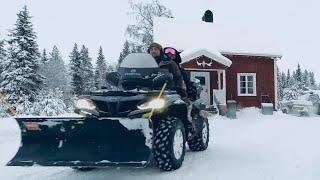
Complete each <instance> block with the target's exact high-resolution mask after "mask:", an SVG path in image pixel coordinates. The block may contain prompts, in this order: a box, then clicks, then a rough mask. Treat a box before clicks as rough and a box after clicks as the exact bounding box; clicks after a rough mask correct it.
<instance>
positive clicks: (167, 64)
mask: <svg viewBox="0 0 320 180" xmlns="http://www.w3.org/2000/svg"><path fill="white" fill-rule="evenodd" d="M148 53H149V54H150V55H151V56H152V57H153V58H154V59H155V60H156V61H157V63H158V65H159V67H160V68H163V69H168V70H169V72H170V73H172V75H173V82H174V87H175V90H176V91H177V93H178V94H179V95H180V96H181V97H182V98H183V99H184V98H187V92H186V85H185V83H184V81H183V77H182V74H181V71H180V68H179V66H178V65H177V64H176V63H175V62H174V61H172V60H171V59H170V58H168V57H167V56H166V55H165V54H164V53H163V50H162V46H161V45H160V44H158V43H152V44H151V45H150V46H149V48H148Z"/></svg>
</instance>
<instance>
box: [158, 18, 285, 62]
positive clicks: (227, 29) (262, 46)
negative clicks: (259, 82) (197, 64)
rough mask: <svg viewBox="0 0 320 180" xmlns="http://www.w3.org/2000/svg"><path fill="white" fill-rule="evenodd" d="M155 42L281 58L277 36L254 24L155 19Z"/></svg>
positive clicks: (179, 47) (164, 44) (184, 48)
mask: <svg viewBox="0 0 320 180" xmlns="http://www.w3.org/2000/svg"><path fill="white" fill-rule="evenodd" d="M154 41H155V42H158V43H160V44H161V45H162V46H163V47H166V46H171V47H175V48H176V49H180V50H185V51H189V49H207V50H212V49H215V51H214V52H219V53H223V54H232V55H250V56H266V57H274V58H281V57H282V56H281V54H280V53H279V52H280V51H281V48H280V47H279V46H278V44H277V41H276V39H273V38H272V35H271V34H270V33H268V32H265V31H264V30H261V29H258V27H255V26H254V25H250V26H244V25H239V24H236V25H231V24H219V23H216V22H214V23H205V22H203V21H200V20H199V21H196V22H194V21H183V20H177V19H174V18H155V19H154Z"/></svg>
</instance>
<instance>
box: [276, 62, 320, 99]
mask: <svg viewBox="0 0 320 180" xmlns="http://www.w3.org/2000/svg"><path fill="white" fill-rule="evenodd" d="M277 78H278V97H279V100H280V101H282V100H295V99H298V97H299V96H300V95H302V94H303V93H304V92H305V91H310V90H318V89H320V84H317V81H316V79H315V75H314V73H313V72H311V71H308V70H302V69H301V66H300V64H298V65H297V68H296V69H295V70H293V71H290V70H289V69H288V70H287V71H286V72H281V71H280V70H279V68H278V77H277Z"/></svg>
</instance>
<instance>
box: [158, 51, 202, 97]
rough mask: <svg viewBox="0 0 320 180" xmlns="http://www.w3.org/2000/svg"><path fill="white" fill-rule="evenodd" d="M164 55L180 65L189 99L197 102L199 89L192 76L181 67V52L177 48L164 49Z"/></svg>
mask: <svg viewBox="0 0 320 180" xmlns="http://www.w3.org/2000/svg"><path fill="white" fill-rule="evenodd" d="M164 53H165V55H166V56H167V57H169V58H170V59H171V60H173V61H174V62H175V63H176V64H177V65H178V67H179V69H180V72H181V74H182V77H183V80H184V82H185V84H186V89H187V94H188V97H189V99H190V100H192V101H195V100H196V99H197V98H198V93H197V87H196V86H195V85H194V83H193V82H192V81H191V80H190V76H189V74H188V73H187V72H186V70H185V69H184V68H183V67H181V66H180V63H181V62H182V60H181V56H180V52H179V51H177V50H176V49H175V48H172V47H166V48H164Z"/></svg>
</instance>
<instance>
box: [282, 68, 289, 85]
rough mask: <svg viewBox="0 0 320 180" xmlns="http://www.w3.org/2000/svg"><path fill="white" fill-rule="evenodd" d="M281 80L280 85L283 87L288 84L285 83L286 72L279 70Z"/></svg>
mask: <svg viewBox="0 0 320 180" xmlns="http://www.w3.org/2000/svg"><path fill="white" fill-rule="evenodd" d="M281 80H282V85H283V86H282V87H283V88H287V87H288V84H287V77H286V73H284V72H281Z"/></svg>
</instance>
